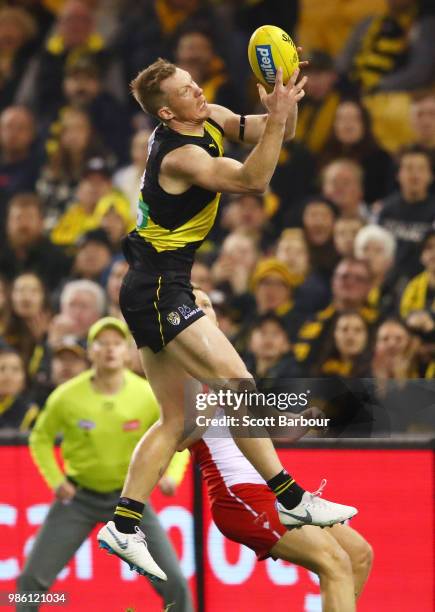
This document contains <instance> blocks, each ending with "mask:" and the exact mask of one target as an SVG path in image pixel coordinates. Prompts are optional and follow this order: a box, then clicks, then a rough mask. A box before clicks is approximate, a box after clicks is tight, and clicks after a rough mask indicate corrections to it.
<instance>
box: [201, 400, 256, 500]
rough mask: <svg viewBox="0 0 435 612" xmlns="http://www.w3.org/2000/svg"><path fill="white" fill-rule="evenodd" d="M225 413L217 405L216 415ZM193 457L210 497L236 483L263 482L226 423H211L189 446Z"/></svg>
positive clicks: (217, 417) (216, 416)
mask: <svg viewBox="0 0 435 612" xmlns="http://www.w3.org/2000/svg"><path fill="white" fill-rule="evenodd" d="M224 416H225V413H224V411H223V410H222V409H218V410H217V411H216V414H215V418H216V419H219V418H222V417H224ZM189 450H190V452H191V453H192V456H193V459H194V461H195V462H196V463H197V464H198V466H199V468H200V470H201V473H202V477H203V478H204V480H205V482H206V484H207V489H208V494H209V497H210V498H211V499H213V497H215V496H217V494H218V492H219V490H220V489H221V488H222V487H224V488H226V489H227V488H229V487H232V486H233V485H236V484H261V485H264V484H265V482H264V480H263V478H262V477H261V476H260V474H259V473H258V472H257V471H256V470H255V469H254V468H253V467H252V465H251V464H250V463H249V461H248V460H247V459H246V458H245V456H244V455H243V454H242V453H241V452H240V450H239V449H238V447H237V445H236V443H235V442H234V440H233V439H232V437H231V433H230V431H229V429H228V427H227V426H226V425H212V426H210V427H209V428H208V429H207V431H206V433H205V435H204V436H203V438H202V440H199V441H198V442H195V444H193V445H192V446H191V447H190V449H189Z"/></svg>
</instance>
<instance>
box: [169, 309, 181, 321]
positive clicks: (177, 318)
mask: <svg viewBox="0 0 435 612" xmlns="http://www.w3.org/2000/svg"><path fill="white" fill-rule="evenodd" d="M166 318H167V319H168V321H169V323H170V324H171V325H180V320H181V319H180V315H179V314H178V312H175V310H173V311H172V312H170V313H169V314H168V316H167V317H166Z"/></svg>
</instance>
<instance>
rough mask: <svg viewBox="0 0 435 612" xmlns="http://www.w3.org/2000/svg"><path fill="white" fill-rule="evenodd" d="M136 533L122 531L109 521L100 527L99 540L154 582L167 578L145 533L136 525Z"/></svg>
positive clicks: (108, 549) (111, 551) (110, 551)
mask: <svg viewBox="0 0 435 612" xmlns="http://www.w3.org/2000/svg"><path fill="white" fill-rule="evenodd" d="M134 529H135V532H134V533H121V532H120V531H118V530H117V529H116V527H115V523H114V522H113V521H109V522H108V523H106V525H104V527H102V528H101V529H100V531H99V532H98V535H97V540H98V543H99V545H100V548H104V549H106V550H107V551H108V552H109V553H111V554H113V555H117V556H118V557H119V558H120V559H122V560H123V561H125V562H126V563H128V565H129V566H130V569H131V570H135V571H136V572H138V573H139V574H141V575H142V576H146V577H147V578H149V579H150V580H151V581H153V582H160V581H162V580H163V581H165V580H167V576H166V574H165V573H164V572H163V571H162V570H161V569H160V567H159V566H158V565H157V563H156V562H155V561H154V559H153V558H152V556H151V555H150V552H149V550H148V547H147V543H146V539H145V534H144V533H143V531H141V530H140V529H139V527H135V528H134Z"/></svg>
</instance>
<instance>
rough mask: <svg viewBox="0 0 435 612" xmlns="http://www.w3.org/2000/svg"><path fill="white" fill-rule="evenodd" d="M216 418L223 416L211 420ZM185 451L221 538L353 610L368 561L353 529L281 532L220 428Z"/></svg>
mask: <svg viewBox="0 0 435 612" xmlns="http://www.w3.org/2000/svg"><path fill="white" fill-rule="evenodd" d="M194 293H195V298H196V303H197V304H198V306H199V307H200V308H201V309H202V310H203V312H205V313H206V315H207V316H209V317H210V318H211V319H212V320H214V321H215V322H216V315H215V312H214V310H213V307H212V304H211V302H210V300H209V298H208V296H207V294H206V293H204V292H203V291H201V290H198V289H195V291H194ZM220 414H221V415H224V414H225V413H224V411H223V410H221V412H220V413H219V412H217V413H216V414H215V415H214V416H215V417H218V416H220ZM200 435H201V434H200ZM189 450H190V452H191V454H192V456H193V458H194V460H195V461H196V462H197V464H198V465H199V468H200V470H201V473H202V476H203V480H204V482H205V484H206V487H207V491H208V497H209V501H210V505H211V512H212V516H213V520H214V522H215V523H216V526H217V527H218V529H219V530H220V531H221V532H222V533H223V534H224V535H225V536H226V537H227V538H229V539H230V540H233V541H235V542H239V543H240V544H244V545H245V546H248V547H249V548H251V549H252V550H254V552H255V553H256V555H257V558H258V559H259V560H263V559H266V558H267V557H272V558H275V559H283V560H284V561H290V562H291V563H295V564H297V565H301V566H302V567H305V568H306V569H308V570H310V571H312V572H315V573H316V574H317V575H318V576H319V579H320V590H321V594H322V610H323V611H324V612H353V611H354V610H355V609H356V608H355V601H356V598H357V597H358V596H359V595H360V593H361V591H362V589H363V587H364V584H365V583H366V581H367V578H368V575H369V572H370V568H371V563H372V550H371V547H370V545H369V544H368V543H367V542H366V540H365V539H364V538H363V537H362V536H361V535H360V534H359V533H358V532H357V531H355V530H354V529H352V528H351V527H349V526H348V525H334V526H333V527H331V528H328V529H322V528H320V527H316V526H314V525H307V524H305V525H304V526H302V527H301V528H300V529H298V528H294V529H291V530H287V529H286V528H285V527H284V525H283V524H282V523H281V521H280V520H279V516H278V512H277V509H276V500H275V496H274V494H273V493H272V491H271V490H270V489H269V488H268V487H267V485H266V483H265V481H264V480H263V479H262V478H261V476H260V475H259V473H258V472H257V471H256V470H255V469H254V468H253V467H252V465H251V464H250V463H249V461H248V460H247V459H246V458H245V457H244V456H243V454H242V453H241V452H240V450H239V449H238V448H237V446H236V444H235V442H234V440H233V439H232V437H231V433H230V432H229V430H228V428H227V427H225V426H221V427H210V428H209V429H208V430H207V432H206V434H205V435H204V436H203V438H202V439H201V440H199V441H196V442H194V443H193V444H191V445H190V446H189ZM324 482H325V481H324ZM322 485H323V483H322ZM322 485H321V487H320V489H321V488H323V486H322ZM319 493H321V490H319V491H316V492H315V493H313V496H318V495H319ZM301 525H302V523H301Z"/></svg>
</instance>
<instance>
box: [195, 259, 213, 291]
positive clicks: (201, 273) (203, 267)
mask: <svg viewBox="0 0 435 612" xmlns="http://www.w3.org/2000/svg"><path fill="white" fill-rule="evenodd" d="M190 279H191V282H192V285H193V286H194V287H200V288H201V290H202V291H204V292H205V293H207V295H212V293H213V292H214V284H213V279H212V274H211V270H210V267H209V266H208V265H207V264H206V263H205V262H204V261H201V259H200V258H196V260H195V261H194V263H193V266H192V272H191V275H190Z"/></svg>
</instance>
